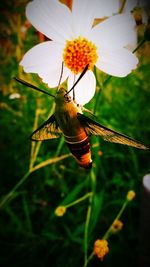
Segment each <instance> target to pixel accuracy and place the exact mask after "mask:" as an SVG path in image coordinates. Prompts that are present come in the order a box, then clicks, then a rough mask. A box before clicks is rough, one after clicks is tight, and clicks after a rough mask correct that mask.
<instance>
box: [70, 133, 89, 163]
mask: <svg viewBox="0 0 150 267" xmlns="http://www.w3.org/2000/svg"><path fill="white" fill-rule="evenodd" d="M65 140H66V143H67V145H68V147H69V149H70V151H71V153H72V154H73V156H74V157H75V159H76V161H77V162H78V164H79V165H80V166H81V167H83V168H91V167H92V160H91V149H90V143H89V138H88V136H87V134H86V133H85V132H83V133H82V134H80V135H78V136H72V137H71V136H65Z"/></svg>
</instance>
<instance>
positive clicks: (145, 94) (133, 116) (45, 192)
mask: <svg viewBox="0 0 150 267" xmlns="http://www.w3.org/2000/svg"><path fill="white" fill-rule="evenodd" d="M27 2H28V1H26V0H20V1H17V0H16V1H15V0H13V1H5V2H4V1H2V2H1V3H0V9H1V16H0V24H1V26H0V27H1V33H0V34H1V40H0V44H1V48H0V50H1V51H0V55H1V57H0V60H1V76H0V85H1V86H0V126H1V129H0V156H1V160H0V168H1V178H0V200H1V204H3V205H1V210H0V247H1V249H0V263H1V266H8V264H10V265H11V266H12V267H13V266H14V267H19V266H36V267H38V266H39V267H41V266H43V267H45V266H51V265H53V266H56V267H58V266H66V267H70V266H72V267H73V266H83V262H84V249H85V247H84V241H85V240H84V235H85V222H87V210H88V208H89V201H88V199H86V200H85V201H83V202H81V203H79V204H78V205H74V206H73V207H70V208H69V209H68V210H67V213H66V214H65V215H64V216H63V217H61V218H59V217H57V216H55V214H54V211H55V209H56V207H57V206H59V205H62V204H63V205H65V204H68V203H70V202H72V201H74V200H76V199H77V198H79V197H82V196H84V195H85V194H87V193H88V192H91V191H93V193H94V197H93V202H92V206H91V216H90V221H89V227H88V240H87V246H88V254H90V253H91V252H92V249H93V244H94V241H95V240H96V239H98V238H102V236H103V235H104V234H105V232H106V230H107V229H108V228H109V226H110V225H111V223H112V221H113V220H114V219H115V217H116V215H117V213H118V211H119V210H120V208H121V206H122V204H123V203H124V200H125V198H126V194H127V192H128V190H130V189H132V190H134V191H135V192H136V198H135V199H134V201H133V202H131V204H130V205H128V206H127V208H126V210H125V211H124V213H123V215H122V217H121V220H122V221H123V224H124V227H123V229H122V231H120V232H119V233H118V234H116V235H112V236H111V237H110V239H109V247H110V252H109V254H108V255H107V256H106V258H105V259H104V261H103V262H101V261H100V260H98V259H96V257H94V258H93V259H92V261H91V262H90V263H89V265H88V266H109V267H112V266H123V267H124V266H127V265H128V266H136V264H137V261H138V255H139V253H140V251H139V222H140V209H141V195H142V194H141V192H142V178H143V176H144V175H145V174H147V173H149V172H150V164H149V163H150V159H149V155H150V154H149V152H147V151H140V150H138V149H133V148H129V147H126V146H123V145H117V144H111V143H107V142H104V141H103V140H102V139H100V138H99V137H90V140H91V147H92V157H93V171H92V173H93V177H94V178H93V180H92V179H91V174H90V173H89V172H88V171H86V170H83V169H81V168H80V167H79V166H78V165H77V163H76V162H75V160H74V159H73V158H72V157H71V156H70V155H69V153H70V152H69V150H68V148H67V146H66V145H65V143H64V141H63V139H54V140H50V141H45V142H43V143H36V144H31V141H30V138H29V136H30V134H31V133H32V131H33V129H34V128H35V127H36V126H37V127H38V125H40V124H41V123H42V122H44V121H45V120H46V119H47V117H48V116H49V115H50V114H52V113H53V111H54V103H53V99H51V98H50V97H48V96H46V95H42V94H40V93H38V92H34V91H33V90H32V89H30V88H27V87H24V86H22V85H20V84H17V82H16V81H15V80H14V79H13V77H15V76H17V77H20V78H22V79H24V80H26V81H29V82H31V83H33V84H35V85H37V86H39V87H40V88H42V89H45V90H46V89H47V90H50V92H52V93H55V89H48V88H47V86H46V85H45V84H42V83H41V80H40V79H39V78H38V77H37V76H36V75H27V74H25V73H24V72H23V71H22V69H21V68H20V67H19V61H20V60H21V58H22V56H23V55H24V53H25V52H26V51H27V50H29V49H30V48H31V47H33V46H34V45H35V44H37V43H39V42H40V41H44V36H42V35H41V34H40V33H38V32H37V31H36V30H35V29H34V28H33V27H32V26H31V25H30V24H29V23H28V22H27V21H26V18H25V6H26V3H27ZM137 29H138V32H139V40H140V39H141V38H142V36H143V34H144V29H145V28H144V26H143V25H139V26H138V27H137ZM137 56H138V57H139V60H140V63H139V66H138V68H137V69H136V70H135V71H133V72H132V73H131V74H130V75H128V77H125V78H115V77H113V78H111V79H110V80H108V82H107V83H105V86H103V82H104V81H105V80H106V79H107V75H106V74H104V73H100V72H98V71H96V75H97V92H96V95H95V97H94V98H93V99H92V100H91V101H90V103H89V104H87V105H86V107H87V108H88V109H90V110H94V109H95V113H96V116H97V120H98V121H99V122H100V123H101V124H103V125H105V126H106V127H109V128H112V129H114V130H117V131H120V132H122V133H124V134H127V135H129V136H131V137H134V138H135V139H137V140H140V141H142V142H144V143H145V144H147V145H149V146H150V139H149V136H150V105H149V103H150V90H149V77H150V61H149V58H150V57H149V56H150V50H149V43H148V42H146V43H145V44H144V45H143V46H142V47H141V48H140V49H139V50H138V53H137ZM63 155H64V157H65V155H66V158H64V159H63V158H62V156H63ZM51 160H53V162H51ZM41 163H42V164H43V165H39V164H41ZM47 164H48V165H47ZM29 166H30V172H31V173H30V174H29ZM35 166H38V169H37V170H35V171H34V170H33V168H34V167H35ZM12 190H13V191H12ZM9 192H11V194H10V195H8V194H9ZM7 197H8V199H6V198H7ZM4 199H5V200H8V201H5V203H3V201H4ZM52 262H53V264H52ZM143 267H144V266H143ZM145 267H146V266H145Z"/></svg>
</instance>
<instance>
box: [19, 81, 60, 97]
mask: <svg viewBox="0 0 150 267" xmlns="http://www.w3.org/2000/svg"><path fill="white" fill-rule="evenodd" d="M14 79H15V80H16V81H17V82H19V83H21V84H23V85H25V86H28V87H30V88H32V89H34V90H36V91H39V92H41V93H44V94H46V95H49V96H52V97H55V96H54V95H51V94H50V93H48V92H46V91H44V90H42V89H40V88H38V87H36V86H35V85H33V84H31V83H28V82H26V81H24V80H22V79H20V78H17V77H14Z"/></svg>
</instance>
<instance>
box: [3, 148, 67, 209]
mask: <svg viewBox="0 0 150 267" xmlns="http://www.w3.org/2000/svg"><path fill="white" fill-rule="evenodd" d="M70 156H71V153H69V154H66V155H62V156H60V157H56V158H52V159H48V160H45V161H44V162H42V163H39V164H37V165H36V166H34V167H33V168H32V169H31V170H30V171H28V172H27V173H26V174H25V175H24V176H23V177H22V179H21V180H20V181H19V182H18V183H17V184H16V185H15V186H14V187H13V189H12V190H11V191H10V192H9V193H8V194H7V195H6V196H5V197H4V199H3V200H2V201H1V202H0V208H2V207H3V206H4V204H6V202H8V201H9V200H10V199H11V198H12V197H13V195H14V194H15V192H16V190H17V189H18V188H19V187H20V186H21V185H22V184H23V183H24V182H25V181H26V180H27V178H28V177H29V175H30V174H31V173H32V172H34V171H37V170H38V169H40V168H43V167H45V166H47V165H49V164H55V163H56V162H58V161H60V160H63V159H65V158H67V157H70Z"/></svg>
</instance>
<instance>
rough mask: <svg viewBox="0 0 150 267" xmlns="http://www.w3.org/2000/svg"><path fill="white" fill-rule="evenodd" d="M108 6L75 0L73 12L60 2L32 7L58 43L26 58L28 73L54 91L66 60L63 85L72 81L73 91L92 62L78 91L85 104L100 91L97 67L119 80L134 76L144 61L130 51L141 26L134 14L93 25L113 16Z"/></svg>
mask: <svg viewBox="0 0 150 267" xmlns="http://www.w3.org/2000/svg"><path fill="white" fill-rule="evenodd" d="M114 1H115V0H113V2H114ZM106 2H107V1H106V0H93V1H91V0H82V1H80V0H74V1H73V6H72V11H71V10H70V9H69V8H68V7H67V6H65V5H64V4H61V3H60V2H59V1H57V0H34V1H32V2H30V3H29V4H28V5H27V8H26V16H27V18H28V20H29V21H30V22H31V23H32V24H33V26H34V27H35V28H36V29H37V30H38V31H40V32H42V33H43V34H44V35H45V36H47V37H48V38H50V39H51V40H52V41H46V42H43V43H40V44H38V45H36V46H35V47H33V48H32V49H30V50H29V51H28V52H27V53H26V54H25V56H24V57H23V59H22V61H21V62H20V64H21V65H22V66H23V68H24V71H26V72H29V73H37V74H38V75H39V76H40V77H41V78H42V80H43V82H45V83H47V84H48V85H49V87H55V86H57V85H58V81H59V78H60V73H61V66H62V61H63V62H64V70H63V76H62V80H61V82H63V81H64V80H65V79H66V78H67V77H69V78H68V85H69V88H70V87H71V86H72V85H73V83H74V82H75V80H76V79H77V77H78V76H79V74H80V73H81V72H82V70H83V69H84V67H85V66H86V65H87V64H89V70H88V71H87V72H86V74H85V75H84V77H83V78H82V79H81V80H80V81H79V83H78V85H77V86H76V89H75V99H76V101H77V103H79V104H82V105H83V104H85V103H87V102H89V101H90V99H91V98H92V97H93V96H94V93H95V87H96V81H95V76H94V74H93V66H94V65H96V67H98V68H99V69H100V70H102V71H104V72H105V73H108V74H110V75H113V76H117V77H124V76H126V75H128V74H129V73H130V72H131V71H132V70H133V69H135V68H136V66H137V63H138V59H137V58H136V56H135V55H134V54H132V53H131V52H130V51H129V50H128V49H127V48H125V47H126V46H127V45H128V44H129V43H130V42H132V40H133V39H134V38H135V31H134V27H135V22H134V19H133V18H132V16H131V15H130V14H121V15H115V16H112V17H111V18H108V19H106V20H105V21H103V22H101V23H99V24H98V25H96V26H95V27H92V25H93V22H94V18H95V17H97V16H99V15H98V14H100V16H102V14H104V16H105V15H108V13H109V12H110V10H109V9H108V12H106ZM98 10H100V13H99V11H98ZM103 11H104V12H103ZM111 12H112V9H111ZM106 13H107V14H106Z"/></svg>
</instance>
